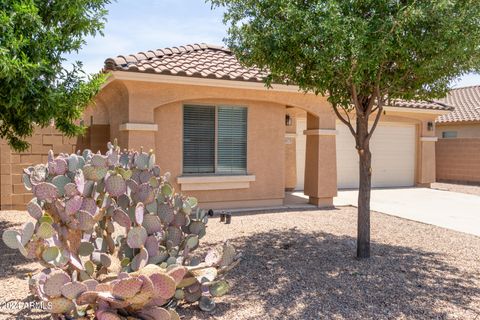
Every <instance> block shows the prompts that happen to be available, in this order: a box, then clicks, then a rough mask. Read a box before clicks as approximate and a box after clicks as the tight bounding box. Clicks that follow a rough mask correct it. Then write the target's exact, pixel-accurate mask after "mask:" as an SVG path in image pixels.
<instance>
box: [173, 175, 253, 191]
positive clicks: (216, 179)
mask: <svg viewBox="0 0 480 320" xmlns="http://www.w3.org/2000/svg"><path fill="white" fill-rule="evenodd" d="M253 181H255V176H254V175H241V176H194V177H192V176H183V177H178V178H177V183H178V184H179V185H181V189H182V191H196V190H228V189H247V188H250V182H253Z"/></svg>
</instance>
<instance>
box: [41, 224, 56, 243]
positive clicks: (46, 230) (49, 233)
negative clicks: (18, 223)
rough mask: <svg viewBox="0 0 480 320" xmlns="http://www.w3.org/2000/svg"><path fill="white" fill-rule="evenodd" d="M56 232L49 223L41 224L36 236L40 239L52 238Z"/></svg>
mask: <svg viewBox="0 0 480 320" xmlns="http://www.w3.org/2000/svg"><path fill="white" fill-rule="evenodd" d="M56 233H57V232H56V231H55V229H54V228H53V227H52V225H51V224H50V223H47V222H42V223H41V224H40V226H39V227H38V230H37V236H38V237H40V238H42V239H48V238H51V237H53V236H54V235H55V234H56Z"/></svg>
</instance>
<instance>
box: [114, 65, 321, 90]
mask: <svg viewBox="0 0 480 320" xmlns="http://www.w3.org/2000/svg"><path fill="white" fill-rule="evenodd" d="M108 72H109V73H110V74H111V76H110V78H112V79H114V80H124V81H144V82H155V83H170V84H183V85H196V86H210V87H224V88H236V89H253V90H273V91H283V92H299V93H303V91H301V90H300V88H299V87H298V86H294V85H284V84H273V85H272V88H267V87H266V86H265V83H264V82H261V81H239V80H227V79H212V78H200V77H191V76H178V75H165V74H158V73H142V72H131V71H119V70H114V71H108ZM307 94H313V93H307Z"/></svg>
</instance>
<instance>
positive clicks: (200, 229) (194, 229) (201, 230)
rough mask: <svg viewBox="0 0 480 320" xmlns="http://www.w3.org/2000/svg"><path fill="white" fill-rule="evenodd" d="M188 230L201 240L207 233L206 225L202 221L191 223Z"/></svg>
mask: <svg viewBox="0 0 480 320" xmlns="http://www.w3.org/2000/svg"><path fill="white" fill-rule="evenodd" d="M188 230H190V233H193V234H196V235H197V236H198V238H199V239H201V238H203V237H204V236H205V234H206V233H207V231H206V228H205V223H203V222H202V221H192V222H190V224H189V225H188Z"/></svg>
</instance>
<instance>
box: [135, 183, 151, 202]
mask: <svg viewBox="0 0 480 320" xmlns="http://www.w3.org/2000/svg"><path fill="white" fill-rule="evenodd" d="M133 199H134V201H135V202H137V203H138V202H142V203H144V204H149V203H151V202H152V201H154V200H155V194H154V193H153V188H152V186H150V184H149V183H142V184H141V185H139V186H138V188H137V190H136V191H135V193H134V194H133Z"/></svg>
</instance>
